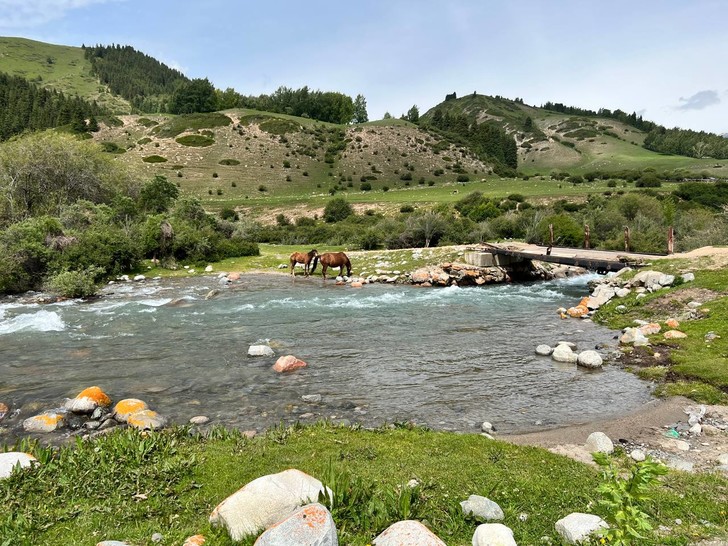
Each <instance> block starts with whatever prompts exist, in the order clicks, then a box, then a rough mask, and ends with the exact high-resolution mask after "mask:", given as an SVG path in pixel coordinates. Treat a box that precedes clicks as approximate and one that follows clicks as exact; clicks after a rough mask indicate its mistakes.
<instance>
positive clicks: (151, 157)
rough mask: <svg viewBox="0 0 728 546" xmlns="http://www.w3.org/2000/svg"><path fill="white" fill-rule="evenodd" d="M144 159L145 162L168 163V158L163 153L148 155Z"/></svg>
mask: <svg viewBox="0 0 728 546" xmlns="http://www.w3.org/2000/svg"><path fill="white" fill-rule="evenodd" d="M142 161H144V163H166V162H167V158H166V157H162V156H161V155H148V156H147V157H143V158H142Z"/></svg>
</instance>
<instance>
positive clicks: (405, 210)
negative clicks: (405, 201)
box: [399, 205, 415, 213]
mask: <svg viewBox="0 0 728 546" xmlns="http://www.w3.org/2000/svg"><path fill="white" fill-rule="evenodd" d="M414 211H415V208H414V207H413V206H412V205H402V206H401V207H399V212H401V213H409V212H414Z"/></svg>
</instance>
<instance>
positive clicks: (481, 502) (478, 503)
mask: <svg viewBox="0 0 728 546" xmlns="http://www.w3.org/2000/svg"><path fill="white" fill-rule="evenodd" d="M460 506H461V507H462V509H463V513H464V514H465V515H468V514H472V515H473V516H475V517H476V518H480V519H483V520H485V521H499V520H502V519H503V518H504V517H505V514H503V510H502V509H501V507H500V506H498V503H497V502H494V501H492V500H490V499H489V498H487V497H481V496H480V495H470V497H468V500H464V501H461V502H460Z"/></svg>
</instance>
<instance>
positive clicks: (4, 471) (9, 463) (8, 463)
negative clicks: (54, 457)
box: [0, 451, 38, 480]
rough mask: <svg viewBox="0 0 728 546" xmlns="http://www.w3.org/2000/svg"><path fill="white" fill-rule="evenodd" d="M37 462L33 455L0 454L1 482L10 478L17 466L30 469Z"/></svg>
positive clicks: (12, 452)
mask: <svg viewBox="0 0 728 546" xmlns="http://www.w3.org/2000/svg"><path fill="white" fill-rule="evenodd" d="M37 462H38V461H37V460H36V458H35V457H33V456H32V455H29V454H27V453H21V452H19V451H10V452H8V453H0V480H2V479H4V478H9V477H10V474H12V473H13V469H14V468H15V467H16V466H17V465H20V468H28V467H30V466H32V465H33V464H34V463H37Z"/></svg>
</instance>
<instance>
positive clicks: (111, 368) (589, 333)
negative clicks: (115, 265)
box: [0, 275, 651, 443]
mask: <svg viewBox="0 0 728 546" xmlns="http://www.w3.org/2000/svg"><path fill="white" fill-rule="evenodd" d="M588 278H589V277H586V276H585V277H579V278H572V279H568V280H560V281H548V282H537V283H528V284H503V285H492V286H488V287H473V288H457V287H449V288H442V289H436V288H416V287H412V286H399V285H398V286H394V285H379V284H373V285H366V286H364V288H362V289H352V288H351V287H349V286H335V285H334V284H333V282H332V281H328V282H327V283H325V284H324V283H323V282H322V281H321V280H320V279H304V278H297V279H296V280H295V281H293V280H291V279H290V278H289V277H286V276H283V275H260V276H244V277H243V278H242V282H240V283H239V284H236V285H233V286H230V287H220V286H218V283H217V279H216V278H214V277H197V278H185V279H174V280H170V279H167V280H158V281H146V282H145V283H127V284H124V283H121V284H114V285H110V286H108V287H106V288H105V289H104V291H103V296H102V297H101V298H99V299H97V300H94V301H91V302H81V301H65V302H61V303H58V304H46V305H22V304H19V303H17V302H14V301H12V300H11V301H5V302H4V303H0V402H4V403H6V404H8V405H9V406H10V407H11V408H13V409H14V410H15V412H14V413H13V416H12V418H10V419H8V418H6V419H5V421H4V422H2V423H0V425H1V426H2V427H1V428H2V429H3V430H2V432H3V434H2V435H0V443H2V442H9V441H12V440H14V439H15V438H16V437H17V436H18V435H20V434H22V430H21V423H22V420H23V419H24V418H26V417H29V416H31V415H33V414H35V413H38V412H40V411H43V410H46V409H52V408H56V407H59V406H60V405H61V404H62V402H63V400H64V399H65V398H67V397H73V396H75V395H76V394H77V393H78V392H80V391H81V390H82V389H84V388H86V387H88V386H91V385H98V386H100V387H102V388H103V389H104V390H105V391H106V392H107V393H108V394H109V395H110V396H111V397H112V399H113V400H114V401H118V400H120V399H122V398H127V397H134V398H141V399H143V400H145V401H146V402H147V403H148V404H149V405H150V407H152V408H153V409H155V410H157V411H158V412H159V413H161V414H162V415H164V416H166V417H168V418H169V419H170V420H171V421H172V422H176V423H185V422H187V421H188V420H189V419H190V417H192V416H195V415H205V416H208V417H209V418H210V419H211V422H212V423H219V424H224V425H227V426H232V427H239V428H242V429H245V430H249V429H256V430H261V429H264V428H266V427H268V426H271V425H275V424H278V423H280V422H282V421H283V422H293V421H296V420H301V421H303V422H312V421H315V420H317V419H323V418H326V419H332V420H341V419H346V420H348V421H349V422H357V423H361V424H362V425H363V426H377V425H380V424H382V423H385V422H390V423H391V422H402V421H412V422H415V423H418V424H422V425H427V426H429V427H432V428H435V429H440V430H458V431H471V432H475V431H477V430H479V426H480V423H481V422H482V421H484V420H487V421H490V422H492V423H494V424H495V425H496V426H497V427H498V429H499V431H502V432H523V431H528V430H537V429H539V428H543V427H554V426H558V425H565V424H571V423H575V422H584V421H589V420H593V419H596V418H605V417H610V416H618V415H622V414H624V413H626V412H628V411H630V410H632V409H634V408H636V407H638V406H640V405H641V404H643V403H644V402H646V401H648V400H649V399H650V398H651V390H650V388H649V384H648V383H645V382H643V381H641V380H639V379H638V378H636V377H635V376H634V375H632V374H630V373H627V372H625V371H623V370H621V369H619V368H618V367H616V366H612V365H606V366H605V367H604V369H603V370H599V371H589V370H584V369H581V368H577V367H576V366H575V365H563V364H558V363H556V362H553V361H552V360H551V359H550V358H548V357H540V356H536V355H535V354H534V348H535V347H536V345H538V344H540V343H547V344H551V345H554V344H555V343H556V341H559V340H568V341H573V342H575V343H576V344H577V345H578V347H579V349H582V350H583V349H587V348H594V346H595V345H597V344H601V343H607V344H611V345H612V346H616V341H615V340H614V339H613V338H614V332H612V331H610V330H608V329H606V328H603V327H601V326H598V325H595V324H593V323H591V322H590V321H584V320H576V319H569V320H562V319H560V318H559V316H558V314H557V313H556V309H557V308H558V307H561V306H565V307H567V306H569V305H573V303H574V302H575V301H577V300H578V299H579V298H580V297H582V296H583V295H584V294H585V293H586V292H587V289H586V282H587V280H588ZM214 288H219V289H220V293H219V294H218V295H217V296H216V297H215V298H212V299H210V300H206V299H205V295H206V294H207V293H208V292H209V291H210V290H211V289H214ZM262 340H269V342H270V344H271V346H272V347H273V348H274V349H275V351H276V356H279V355H285V354H293V355H295V356H297V357H299V358H301V359H302V360H304V361H306V362H307V363H308V367H306V368H304V369H300V370H297V371H295V372H291V373H286V374H277V373H275V372H274V371H272V370H271V365H272V364H273V363H274V362H275V359H276V357H271V358H261V357H248V356H247V349H248V347H249V346H250V345H251V344H254V343H257V342H260V341H262ZM311 394H314V395H315V394H319V395H321V402H319V403H306V402H304V401H303V400H302V398H301V397H302V396H303V395H311Z"/></svg>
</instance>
